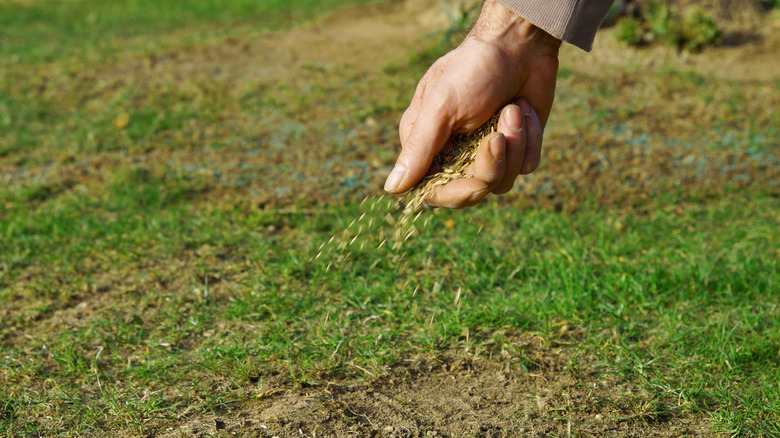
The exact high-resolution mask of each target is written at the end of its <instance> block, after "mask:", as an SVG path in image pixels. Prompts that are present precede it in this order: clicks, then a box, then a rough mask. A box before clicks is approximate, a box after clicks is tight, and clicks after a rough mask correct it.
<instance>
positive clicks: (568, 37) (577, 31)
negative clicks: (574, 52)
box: [498, 0, 613, 52]
mask: <svg viewBox="0 0 780 438" xmlns="http://www.w3.org/2000/svg"><path fill="white" fill-rule="evenodd" d="M498 2H499V3H501V4H502V5H504V6H505V7H506V8H507V9H509V10H511V11H512V12H514V13H516V14H517V15H519V16H521V17H523V18H524V19H525V20H527V21H529V22H531V23H533V24H534V25H535V26H536V27H538V28H540V29H543V30H544V31H545V32H547V33H549V34H550V35H552V36H554V37H556V38H558V39H560V40H562V41H566V42H567V43H571V44H574V45H575V46H577V47H579V48H581V49H583V50H585V51H588V52H589V51H590V49H591V48H592V46H593V39H594V38H595V37H596V31H597V30H598V28H599V26H600V25H601V21H602V20H604V17H605V16H606V15H607V12H608V11H609V8H610V6H612V2H613V0H498Z"/></svg>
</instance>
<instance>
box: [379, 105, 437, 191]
mask: <svg viewBox="0 0 780 438" xmlns="http://www.w3.org/2000/svg"><path fill="white" fill-rule="evenodd" d="M445 114H447V111H445V110H444V109H443V108H442V106H441V105H431V104H430V103H429V102H423V105H422V107H421V108H420V112H419V113H418V115H417V119H416V120H415V121H414V123H413V126H412V129H411V131H409V136H408V137H406V139H401V146H402V148H401V153H400V154H399V155H398V159H397V160H396V162H395V167H394V168H393V170H392V171H391V172H390V175H389V176H388V177H387V181H385V190H386V191H388V192H390V193H392V194H398V193H403V192H405V191H407V190H409V189H410V188H412V187H413V186H414V185H415V184H416V183H417V182H418V181H420V180H421V179H422V178H423V177H424V176H425V174H426V173H427V172H428V169H429V168H430V167H431V163H432V162H433V158H434V157H435V156H436V154H438V153H439V151H440V150H441V148H442V147H444V144H445V143H446V142H447V140H448V139H449V137H450V133H451V131H452V128H451V127H450V123H448V121H447V117H446V116H444V115H445Z"/></svg>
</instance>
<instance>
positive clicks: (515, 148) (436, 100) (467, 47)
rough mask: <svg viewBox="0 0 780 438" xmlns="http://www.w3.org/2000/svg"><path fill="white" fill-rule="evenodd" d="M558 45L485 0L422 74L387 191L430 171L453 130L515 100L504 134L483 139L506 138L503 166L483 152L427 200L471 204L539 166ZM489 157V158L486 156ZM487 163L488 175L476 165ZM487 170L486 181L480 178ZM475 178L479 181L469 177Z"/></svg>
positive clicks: (464, 129)
mask: <svg viewBox="0 0 780 438" xmlns="http://www.w3.org/2000/svg"><path fill="white" fill-rule="evenodd" d="M559 47H560V41H559V40H557V39H555V38H553V37H552V36H550V35H549V34H547V33H545V32H544V31H542V30H540V29H538V28H536V27H535V26H533V25H532V24H530V23H528V22H526V21H524V20H522V19H521V18H520V17H518V16H517V15H515V14H514V13H513V12H511V11H509V10H508V9H506V8H504V7H503V6H501V5H500V4H498V3H497V2H495V0H487V1H486V2H485V5H484V7H483V10H482V13H481V14H480V17H479V18H478V19H477V22H476V23H475V26H474V28H473V29H472V31H471V32H470V33H469V34H468V35H467V36H466V38H465V39H464V40H463V42H462V43H461V44H460V46H458V47H457V48H456V49H454V50H453V51H451V52H450V53H448V54H447V55H445V56H444V57H442V58H440V59H439V60H438V61H436V62H435V63H434V64H433V65H432V66H431V68H430V69H429V70H428V72H427V73H426V74H425V76H423V78H422V79H421V80H420V83H419V84H418V86H417V90H416V91H415V95H414V97H413V99H412V102H411V104H410V105H409V108H407V110H406V112H405V113H404V115H403V117H402V119H401V124H400V126H399V134H400V137H401V146H402V150H401V153H400V155H399V157H398V160H397V161H396V167H395V168H394V169H393V171H392V172H391V174H390V176H389V177H388V179H387V182H386V183H385V190H387V191H388V192H390V193H394V194H398V193H402V192H405V191H406V190H408V189H410V188H411V187H412V186H414V185H415V184H416V183H417V182H418V181H419V180H420V179H422V178H423V177H424V176H425V174H426V173H427V172H428V170H429V168H430V166H431V163H432V161H433V158H434V156H436V154H437V153H438V152H439V151H440V150H441V149H442V148H443V147H444V146H445V144H446V142H447V140H448V139H449V138H450V136H451V135H452V134H457V133H465V132H470V131H472V130H474V129H476V128H477V127H479V126H480V125H482V124H483V123H484V122H486V121H487V120H488V119H489V118H490V117H491V116H492V115H493V114H494V113H495V112H496V111H497V110H499V109H500V108H502V107H503V106H504V105H506V104H507V103H509V102H513V103H516V105H508V106H507V107H506V108H504V110H503V112H502V116H501V117H502V122H503V123H501V124H500V126H499V133H500V134H494V135H492V136H489V137H488V138H487V139H486V141H490V140H493V139H496V137H503V140H501V139H496V141H497V142H498V143H497V144H496V145H495V147H496V151H497V152H499V153H500V149H502V147H501V144H500V143H502V142H503V143H504V144H503V149H504V160H503V164H500V163H501V161H498V162H497V163H495V162H492V160H493V159H494V158H495V156H493V157H492V158H491V155H488V154H485V153H478V154H477V159H476V160H477V161H475V163H474V164H473V165H472V169H471V171H472V173H468V172H467V174H470V175H472V176H473V177H474V178H462V179H460V180H455V181H452V182H450V183H448V184H447V185H445V186H442V187H440V188H438V189H437V192H434V194H433V195H432V196H431V197H430V198H429V199H428V200H427V201H426V202H427V203H428V204H429V205H436V206H445V207H455V208H457V207H463V206H467V205H473V204H475V203H477V202H478V201H479V200H480V199H482V198H483V197H484V196H486V195H487V194H488V193H489V192H492V193H505V192H508V191H509V190H511V188H512V186H513V184H514V180H515V178H516V177H517V175H518V174H527V173H530V172H532V171H534V170H535V169H536V167H537V166H538V165H539V160H540V157H541V143H542V130H543V127H544V126H545V124H546V122H547V118H548V117H549V113H550V108H551V107H552V101H553V96H554V92H555V79H556V74H557V71H558V48H559ZM521 98H524V99H521ZM534 109H535V110H536V113H535V112H534ZM537 114H538V116H537ZM480 149H483V148H482V147H480ZM487 159H490V160H491V162H484V161H482V160H487ZM498 167H503V169H498ZM490 168H492V170H491V171H490V172H489V175H488V176H485V175H487V174H484V173H483V172H480V171H478V169H490ZM483 176H485V178H488V179H481V178H482V177H483ZM471 179H476V180H477V181H471V182H467V181H466V180H471ZM479 182H481V183H483V184H479ZM485 188H487V189H488V190H487V191H485ZM480 192H482V193H480Z"/></svg>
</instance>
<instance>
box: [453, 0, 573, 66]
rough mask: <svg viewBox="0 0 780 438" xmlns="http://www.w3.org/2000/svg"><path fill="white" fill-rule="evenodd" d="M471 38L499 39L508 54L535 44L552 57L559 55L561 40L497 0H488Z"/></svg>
mask: <svg viewBox="0 0 780 438" xmlns="http://www.w3.org/2000/svg"><path fill="white" fill-rule="evenodd" d="M468 36H469V37H473V38H477V39H480V40H483V41H486V40H489V41H493V42H500V44H501V46H502V49H503V50H504V51H506V52H507V54H508V55H510V56H512V55H519V53H514V52H520V51H522V50H525V48H526V47H528V46H529V43H532V45H533V46H536V47H538V48H539V49H541V50H543V51H544V53H537V54H540V55H541V54H544V55H549V56H555V57H557V55H558V48H559V47H560V45H561V40H560V39H558V38H555V37H553V36H552V35H550V34H549V33H547V32H545V31H544V30H542V29H540V28H539V27H537V26H535V25H534V24H532V23H531V22H530V21H528V20H525V19H524V18H522V17H521V16H519V15H517V14H516V13H514V12H512V11H511V10H509V9H507V8H506V7H505V6H503V5H502V4H501V3H499V2H498V1H496V0H486V1H485V2H484V3H483V5H482V11H481V12H480V15H479V17H478V18H477V21H476V22H475V23H474V26H473V27H472V28H471V30H470V31H469V35H468Z"/></svg>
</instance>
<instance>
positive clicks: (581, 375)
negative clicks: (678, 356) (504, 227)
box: [158, 335, 710, 438]
mask: <svg viewBox="0 0 780 438" xmlns="http://www.w3.org/2000/svg"><path fill="white" fill-rule="evenodd" d="M514 343H515V345H519V346H521V347H522V348H523V349H524V352H525V354H526V355H527V356H528V358H530V359H532V360H533V361H534V363H536V364H538V365H535V366H533V367H531V368H530V369H528V368H524V367H523V366H521V365H520V364H518V363H517V359H516V358H512V357H509V355H507V354H500V353H499V354H498V355H497V357H493V358H485V357H481V356H473V355H470V354H468V353H467V352H462V351H460V352H449V353H445V354H442V355H439V356H437V357H431V356H430V355H421V356H420V357H418V358H410V359H407V360H406V361H404V362H403V363H400V364H397V365H396V366H394V367H392V368H390V369H387V370H386V371H385V373H383V375H382V376H378V377H374V378H371V377H369V378H368V379H367V380H353V381H335V382H334V381H328V380H327V379H325V380H323V381H322V382H321V383H318V384H317V385H316V386H303V387H302V386H299V387H289V386H288V387H285V386H284V385H283V384H277V385H279V386H275V385H274V384H266V387H264V388H263V389H264V390H265V391H266V392H265V394H266V395H264V396H262V397H260V398H259V400H258V401H257V402H256V403H254V404H250V405H245V406H241V407H239V408H237V409H234V410H231V411H229V412H224V413H221V414H217V415H212V416H207V417H205V418H203V417H200V418H198V419H193V420H189V421H184V422H183V423H184V424H183V425H181V426H177V427H170V428H169V430H168V431H167V432H164V433H161V434H160V435H158V436H160V437H170V438H173V437H183V436H198V437H200V436H202V437H205V436H210V434H214V433H217V432H219V431H224V433H226V434H232V435H237V436H246V437H274V436H277V437H297V436H306V437H342V436H354V437H368V436H372V437H466V436H469V437H508V436H524V437H550V436H583V437H601V436H621V437H643V436H648V434H651V435H653V436H663V437H671V436H702V435H708V434H709V433H710V432H709V430H708V426H707V425H706V420H705V419H703V418H696V417H691V416H688V415H679V412H677V411H678V409H677V407H676V406H675V402H674V398H673V397H667V398H665V399H663V400H656V401H653V402H649V403H648V400H647V399H648V394H641V393H638V392H636V390H635V388H631V387H630V386H627V385H621V384H617V383H616V381H617V380H618V379H616V378H613V377H605V375H604V374H601V373H599V370H598V365H597V364H596V363H594V362H593V359H592V358H588V357H585V358H580V359H579V360H578V362H577V364H578V367H576V368H571V351H570V350H567V349H566V348H564V347H562V346H561V345H556V344H555V343H552V345H550V344H547V343H546V342H545V340H544V339H542V338H540V337H536V336H533V335H527V336H526V337H525V338H522V339H517V340H515V341H514ZM641 404H644V406H640V405H641Z"/></svg>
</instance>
